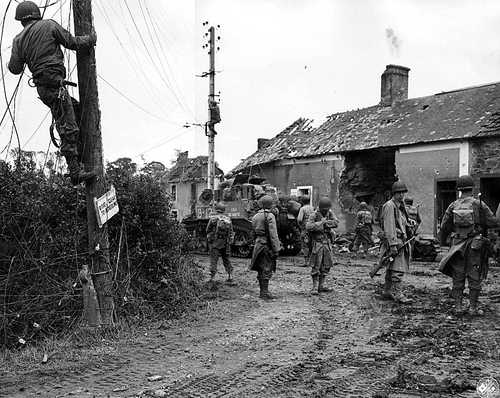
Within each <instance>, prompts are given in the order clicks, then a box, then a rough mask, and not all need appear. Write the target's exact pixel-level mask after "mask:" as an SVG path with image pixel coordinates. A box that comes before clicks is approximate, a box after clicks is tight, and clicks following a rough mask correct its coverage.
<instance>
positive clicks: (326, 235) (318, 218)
mask: <svg viewBox="0 0 500 398" xmlns="http://www.w3.org/2000/svg"><path fill="white" fill-rule="evenodd" d="M331 207H332V202H331V200H330V199H329V198H321V199H320V201H319V206H318V210H316V211H315V212H313V213H311V215H310V216H309V219H308V221H307V223H306V230H307V232H308V233H309V234H310V237H311V240H312V250H311V256H310V260H309V261H310V264H311V276H312V280H313V287H312V289H311V294H313V295H317V294H318V293H322V292H328V291H330V289H328V288H326V287H325V285H324V283H325V279H326V276H327V275H328V273H329V272H330V268H331V266H332V265H333V252H332V246H333V238H334V231H333V228H337V226H338V223H339V221H338V219H337V217H336V216H335V214H334V213H333V211H332V210H331Z"/></svg>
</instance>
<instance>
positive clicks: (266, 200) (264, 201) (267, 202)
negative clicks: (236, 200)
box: [259, 195, 273, 209]
mask: <svg viewBox="0 0 500 398" xmlns="http://www.w3.org/2000/svg"><path fill="white" fill-rule="evenodd" d="M259 204H260V207H262V208H263V209H270V208H271V207H272V206H273V198H271V197H270V196H269V195H264V196H262V197H261V198H260V199H259Z"/></svg>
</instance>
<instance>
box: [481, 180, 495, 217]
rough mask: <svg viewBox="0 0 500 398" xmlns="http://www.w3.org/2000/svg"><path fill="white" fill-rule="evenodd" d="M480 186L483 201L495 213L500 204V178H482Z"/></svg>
mask: <svg viewBox="0 0 500 398" xmlns="http://www.w3.org/2000/svg"><path fill="white" fill-rule="evenodd" d="M479 186H480V189H481V200H482V201H483V202H484V203H486V204H487V205H488V207H489V208H490V209H491V211H492V212H493V213H495V212H496V211H497V208H498V204H499V203H500V176H492V177H489V176H488V177H481V178H480V184H479Z"/></svg>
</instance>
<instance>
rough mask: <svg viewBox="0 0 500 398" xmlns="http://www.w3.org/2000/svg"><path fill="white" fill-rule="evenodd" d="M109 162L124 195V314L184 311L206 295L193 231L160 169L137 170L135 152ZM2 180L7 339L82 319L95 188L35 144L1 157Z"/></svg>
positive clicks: (117, 226) (120, 225) (119, 292)
mask: <svg viewBox="0 0 500 398" xmlns="http://www.w3.org/2000/svg"><path fill="white" fill-rule="evenodd" d="M107 169H108V178H109V179H110V181H111V182H112V183H113V184H114V186H115V188H116V190H117V195H118V202H119V205H120V214H119V215H117V216H115V217H114V218H113V219H111V220H110V221H109V222H108V231H109V241H110V258H111V268H112V272H113V280H114V287H115V289H114V293H115V303H116V308H117V314H118V316H119V317H130V316H133V317H135V318H136V317H141V318H142V317H144V316H150V315H153V314H156V315H157V314H161V315H164V316H175V315H176V314H177V313H178V312H179V311H183V310H184V309H185V308H186V306H188V305H189V304H190V303H191V302H192V301H193V300H194V299H196V298H197V296H198V292H199V287H200V281H201V272H200V270H199V268H198V267H197V265H196V264H195V262H194V261H193V260H192V259H191V258H189V257H188V256H185V255H184V254H183V253H184V251H183V248H184V247H185V245H186V244H187V242H188V241H187V235H186V234H185V232H184V230H183V229H182V227H181V226H180V225H179V224H178V223H177V222H176V221H175V220H173V219H171V218H170V216H169V214H170V201H169V198H168V195H167V194H166V192H165V191H164V190H163V189H162V187H161V184H160V183H159V180H158V176H157V175H156V174H155V173H154V172H151V171H150V170H145V171H144V172H137V170H136V167H135V165H134V164H133V163H132V162H131V161H130V160H129V159H119V160H118V161H116V162H113V163H110V164H109V165H108V167H107ZM0 187H1V190H2V191H1V195H0V311H2V312H3V316H2V321H1V323H0V338H1V340H0V344H2V345H13V344H23V341H26V342H27V341H30V340H33V339H36V338H38V337H41V336H44V335H53V334H57V333H60V332H62V331H64V330H67V329H68V328H69V327H71V326H73V325H75V323H77V322H78V320H79V319H80V314H81V311H82V298H81V287H80V285H79V283H78V273H79V271H80V269H81V266H82V264H84V263H87V262H88V256H87V226H86V205H85V192H84V188H83V187H79V188H77V189H75V188H73V187H72V186H71V185H70V184H69V182H68V180H67V179H66V178H65V177H63V176H61V175H60V174H57V173H55V172H53V171H52V172H50V173H49V176H48V177H47V176H46V175H45V174H44V173H42V172H41V171H39V170H37V169H36V167H35V163H34V162H33V161H32V159H31V158H30V156H29V155H28V154H23V156H22V160H21V163H19V164H16V165H15V166H12V165H9V164H7V163H4V162H0ZM120 237H121V239H120ZM118 254H119V256H118Z"/></svg>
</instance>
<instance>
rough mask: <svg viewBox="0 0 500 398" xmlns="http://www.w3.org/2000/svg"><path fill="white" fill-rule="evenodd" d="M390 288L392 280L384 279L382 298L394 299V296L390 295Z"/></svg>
mask: <svg viewBox="0 0 500 398" xmlns="http://www.w3.org/2000/svg"><path fill="white" fill-rule="evenodd" d="M391 288H392V282H391V281H388V280H386V281H385V283H384V292H383V293H382V298H383V299H384V300H394V296H393V295H392V292H391Z"/></svg>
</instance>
